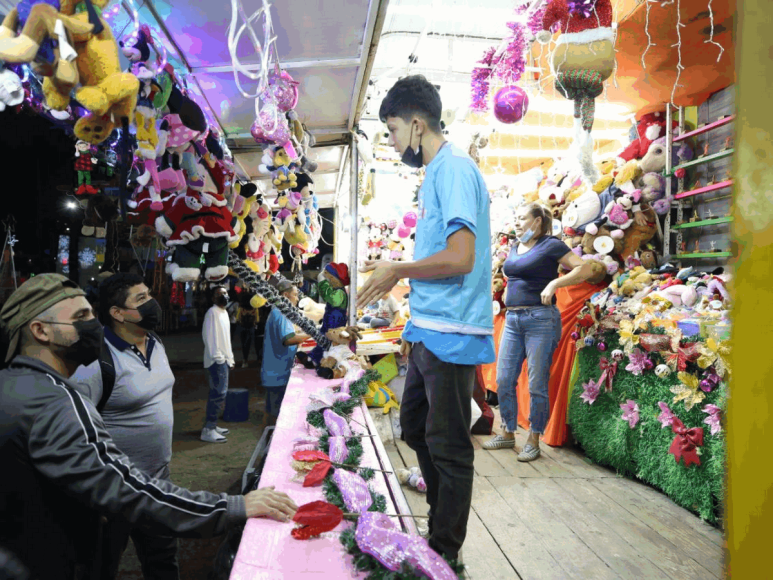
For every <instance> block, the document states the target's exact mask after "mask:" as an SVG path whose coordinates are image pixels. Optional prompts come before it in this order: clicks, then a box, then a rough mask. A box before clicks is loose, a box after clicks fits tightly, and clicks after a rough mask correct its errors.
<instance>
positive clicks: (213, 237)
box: [156, 189, 238, 282]
mask: <svg viewBox="0 0 773 580" xmlns="http://www.w3.org/2000/svg"><path fill="white" fill-rule="evenodd" d="M226 206H227V201H226V200H225V198H223V197H222V196H219V195H213V194H208V193H202V192H198V191H195V190H192V189H189V190H188V192H187V193H186V194H185V195H179V196H177V197H176V198H175V199H174V201H173V202H172V204H171V207H170V208H169V210H168V211H166V212H164V214H163V215H162V216H160V217H158V218H157V219H156V231H158V233H159V234H161V235H162V236H164V237H165V238H167V239H166V245H168V246H174V248H175V252H174V258H173V261H172V262H171V263H169V265H168V266H167V273H168V274H170V275H171V276H172V279H173V280H174V281H175V282H193V281H195V280H198V278H199V273H200V268H201V265H203V266H204V276H205V277H206V279H207V280H209V281H210V282H214V281H218V280H222V279H223V278H225V277H226V276H227V275H228V265H227V263H228V245H229V244H230V243H231V242H233V241H234V240H236V239H237V238H238V236H237V233H236V232H235V231H234V230H233V226H235V225H236V224H237V223H238V221H237V219H236V218H235V217H234V216H233V215H231V212H229V211H228V208H227V207H226Z"/></svg>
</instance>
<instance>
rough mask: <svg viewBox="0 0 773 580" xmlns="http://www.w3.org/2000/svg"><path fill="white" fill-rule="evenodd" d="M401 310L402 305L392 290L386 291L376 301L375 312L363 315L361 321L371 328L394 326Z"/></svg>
mask: <svg viewBox="0 0 773 580" xmlns="http://www.w3.org/2000/svg"><path fill="white" fill-rule="evenodd" d="M399 311H400V306H399V304H397V300H395V299H394V297H393V296H392V294H391V293H390V292H385V293H384V295H383V296H382V297H381V298H380V299H379V301H378V302H377V303H376V306H375V308H373V310H372V312H373V314H372V315H370V314H366V315H365V316H363V317H362V318H361V319H360V323H361V324H362V325H366V326H369V327H370V328H384V327H387V326H390V327H391V326H394V323H395V320H396V319H397V315H398V312H399Z"/></svg>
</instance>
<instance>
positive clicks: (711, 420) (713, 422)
mask: <svg viewBox="0 0 773 580" xmlns="http://www.w3.org/2000/svg"><path fill="white" fill-rule="evenodd" d="M701 410H702V411H703V412H704V413H708V415H709V416H708V417H706V418H705V419H704V420H703V422H704V423H706V425H708V426H709V427H711V434H712V435H716V434H717V433H719V432H720V431H722V422H721V419H720V418H719V413H720V412H721V411H722V410H721V409H720V408H719V407H717V406H716V405H706V406H705V407H703V409H701Z"/></svg>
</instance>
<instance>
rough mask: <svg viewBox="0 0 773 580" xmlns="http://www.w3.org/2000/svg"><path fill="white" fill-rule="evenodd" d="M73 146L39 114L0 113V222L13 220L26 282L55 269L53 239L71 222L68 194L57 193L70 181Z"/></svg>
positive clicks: (18, 263) (19, 267)
mask: <svg viewBox="0 0 773 580" xmlns="http://www.w3.org/2000/svg"><path fill="white" fill-rule="evenodd" d="M74 145H75V142H74V140H73V138H72V137H71V136H68V135H67V134H66V133H65V132H64V131H63V130H61V129H59V128H57V127H55V126H54V125H52V123H51V122H50V121H48V120H47V119H45V118H43V117H41V116H39V115H36V114H33V113H31V112H28V111H26V110H24V111H22V112H21V113H16V112H15V110H13V109H11V108H9V109H6V110H5V111H3V112H1V113H0V159H1V160H2V167H3V173H5V175H6V182H5V188H4V189H5V200H6V203H5V204H4V207H3V208H2V209H0V218H2V219H3V221H5V220H6V219H7V218H8V217H9V216H13V217H14V218H15V220H16V225H15V234H16V238H17V239H18V243H17V244H16V246H15V248H14V254H15V260H16V268H17V270H18V271H19V272H21V273H22V275H23V276H24V277H25V278H26V277H27V276H28V275H29V273H30V272H33V273H41V272H53V271H55V259H56V248H57V236H58V234H60V233H65V229H66V228H67V227H68V226H69V224H70V221H71V220H73V219H74V218H76V216H75V215H73V214H74V213H75V212H73V210H68V209H66V206H65V201H66V199H67V198H66V195H67V194H66V193H65V192H63V191H59V190H58V189H57V187H58V186H62V185H71V184H72V183H73V179H74V169H73V162H74V155H75V147H74ZM79 213H81V214H82V212H79ZM78 220H80V216H78Z"/></svg>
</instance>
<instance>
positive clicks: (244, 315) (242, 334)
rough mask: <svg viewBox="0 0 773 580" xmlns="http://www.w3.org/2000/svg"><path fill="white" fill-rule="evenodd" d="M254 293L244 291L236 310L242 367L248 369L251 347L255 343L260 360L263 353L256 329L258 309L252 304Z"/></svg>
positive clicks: (256, 353)
mask: <svg viewBox="0 0 773 580" xmlns="http://www.w3.org/2000/svg"><path fill="white" fill-rule="evenodd" d="M251 298H252V295H251V294H249V293H247V292H244V291H243V292H242V293H241V295H240V297H239V308H238V310H237V311H236V322H237V324H238V325H239V338H240V339H241V343H242V368H243V369H246V368H247V366H248V360H249V358H250V347H252V345H253V344H254V345H255V355H256V356H257V357H258V361H260V357H261V355H262V353H261V352H260V351H259V350H258V341H257V337H256V335H255V330H256V328H257V326H258V320H259V318H258V311H257V310H256V309H255V308H253V307H252V306H251V305H250V299H251Z"/></svg>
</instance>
